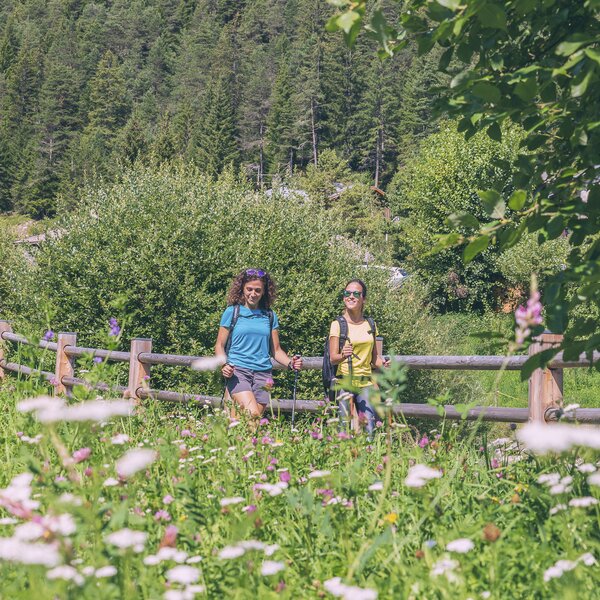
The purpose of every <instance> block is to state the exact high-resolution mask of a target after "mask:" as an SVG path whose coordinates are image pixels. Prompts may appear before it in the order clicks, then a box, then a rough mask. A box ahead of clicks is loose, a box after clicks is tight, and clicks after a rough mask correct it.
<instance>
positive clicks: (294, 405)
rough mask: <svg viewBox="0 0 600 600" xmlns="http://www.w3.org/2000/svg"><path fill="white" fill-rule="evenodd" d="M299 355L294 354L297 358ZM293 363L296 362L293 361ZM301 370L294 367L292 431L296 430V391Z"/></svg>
mask: <svg viewBox="0 0 600 600" xmlns="http://www.w3.org/2000/svg"><path fill="white" fill-rule="evenodd" d="M297 357H298V355H297V354H294V358H297ZM292 364H294V363H293V362H292ZM299 373H300V371H298V369H294V390H293V392H292V431H294V422H295V420H296V391H297V389H298V374H299Z"/></svg>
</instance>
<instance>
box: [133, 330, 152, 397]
mask: <svg viewBox="0 0 600 600" xmlns="http://www.w3.org/2000/svg"><path fill="white" fill-rule="evenodd" d="M142 352H152V339H151V338H134V339H132V340H131V349H130V354H131V356H130V358H129V383H128V384H127V395H128V397H129V398H137V399H138V400H139V399H140V397H139V396H138V390H139V389H140V388H149V387H150V365H145V364H144V363H142V362H140V361H139V355H140V354H142Z"/></svg>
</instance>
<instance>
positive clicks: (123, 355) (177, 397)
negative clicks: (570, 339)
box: [0, 321, 600, 423]
mask: <svg viewBox="0 0 600 600" xmlns="http://www.w3.org/2000/svg"><path fill="white" fill-rule="evenodd" d="M561 339H562V338H561V336H559V335H555V334H552V333H544V334H542V335H541V336H540V337H539V338H538V339H537V340H536V341H535V342H534V343H533V344H532V345H531V346H530V348H529V354H530V355H531V354H535V353H537V352H540V351H542V350H545V349H547V348H551V347H555V346H556V345H558V344H560V342H561ZM2 342H4V343H2ZM5 342H10V343H13V344H27V345H30V346H37V347H39V348H43V349H45V350H49V351H51V352H56V363H55V370H54V372H53V373H51V372H48V371H39V370H36V369H33V368H31V367H28V366H26V365H21V364H18V363H14V362H10V361H9V360H8V358H7V352H6V350H5V348H6V343H5ZM84 355H88V356H90V355H91V356H94V357H100V358H102V359H103V360H108V361H115V362H126V363H129V377H128V383H127V386H117V385H114V386H111V385H109V384H106V383H99V384H95V385H93V386H92V385H91V384H90V383H89V382H87V381H86V380H85V379H81V378H78V377H75V360H76V359H77V358H78V357H81V356H84ZM198 358H201V357H199V356H186V355H179V354H157V353H154V352H152V340H151V339H146V338H135V339H132V340H131V345H130V350H129V352H119V351H112V350H103V349H101V348H83V347H79V346H77V335H76V334H75V333H59V334H58V340H57V341H56V342H51V341H46V340H40V341H39V342H32V341H30V340H28V339H27V338H25V337H23V336H22V335H19V334H17V333H14V332H13V331H12V328H11V326H10V323H9V322H8V321H0V379H1V378H3V377H4V376H5V372H6V371H10V372H14V373H21V374H24V375H27V376H37V377H43V378H45V379H46V380H48V381H49V382H51V383H52V384H53V386H54V390H55V394H66V395H70V394H71V390H72V388H73V386H75V385H83V386H87V387H93V388H95V389H98V390H102V391H114V392H116V393H119V394H123V395H125V396H127V397H130V398H137V399H140V400H143V399H146V398H155V399H158V400H164V401H168V402H183V403H190V402H192V403H196V404H199V405H205V406H213V407H219V406H221V402H222V400H221V397H220V396H205V395H200V394H186V393H179V392H174V391H169V390H155V389H152V388H151V387H150V383H151V367H152V365H170V366H183V367H191V365H192V363H193V362H194V361H195V360H197V359H198ZM527 358H528V357H527V356H524V355H523V356H511V357H505V356H393V357H391V359H392V360H393V361H398V362H402V363H404V364H405V365H406V366H407V367H408V368H409V369H420V370H423V369H442V370H459V371H461V370H475V371H481V370H491V371H498V370H502V369H504V370H509V371H518V370H520V369H521V367H522V366H523V364H524V363H525V361H526V360H527ZM597 360H600V353H594V356H593V361H592V362H593V363H595V362H596V361H597ZM322 365H323V358H322V357H307V358H304V364H303V369H319V370H320V369H321V368H322ZM589 366H591V363H590V361H589V360H587V359H586V357H585V355H581V357H580V358H579V360H578V361H565V360H564V359H563V357H562V353H559V354H558V355H557V356H556V357H555V358H554V359H553V360H552V361H551V362H550V363H549V365H548V366H547V368H545V369H537V370H535V371H534V372H533V373H532V375H531V377H530V378H529V406H528V408H503V407H496V406H476V407H474V408H472V409H470V410H469V411H468V412H467V414H466V415H464V414H461V413H460V412H458V411H457V410H456V408H455V407H454V406H451V405H448V406H445V407H444V411H443V414H442V415H440V414H438V410H437V407H435V406H431V405H428V404H407V403H402V404H397V405H395V406H394V407H393V409H392V410H393V413H394V414H397V415H403V416H404V417H419V418H431V419H439V418H443V417H445V418H447V419H455V420H458V419H462V418H466V419H467V420H471V421H472V420H478V419H481V420H484V421H497V422H508V423H524V422H527V421H536V422H542V423H543V422H547V421H556V420H558V419H559V418H560V419H561V420H576V421H579V422H584V423H600V408H588V409H581V408H578V409H577V410H575V411H572V412H569V413H564V414H563V412H562V399H563V398H562V392H563V369H567V368H576V367H589ZM273 367H274V368H275V369H284V368H285V367H284V366H282V365H280V364H279V363H277V362H273ZM323 406H324V402H323V401H318V400H298V401H297V402H296V410H297V411H300V412H313V413H315V412H320V411H322V409H323ZM271 407H272V408H273V409H274V410H275V411H282V412H290V411H291V410H292V400H271Z"/></svg>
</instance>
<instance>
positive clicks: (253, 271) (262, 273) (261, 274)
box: [246, 269, 267, 277]
mask: <svg viewBox="0 0 600 600" xmlns="http://www.w3.org/2000/svg"><path fill="white" fill-rule="evenodd" d="M266 274H267V272H266V271H263V270H262V269H246V275H249V276H250V277H264V276H265V275H266Z"/></svg>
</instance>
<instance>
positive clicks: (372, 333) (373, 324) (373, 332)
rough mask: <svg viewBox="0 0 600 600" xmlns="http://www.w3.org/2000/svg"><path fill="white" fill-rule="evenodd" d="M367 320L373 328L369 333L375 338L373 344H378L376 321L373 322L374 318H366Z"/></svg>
mask: <svg viewBox="0 0 600 600" xmlns="http://www.w3.org/2000/svg"><path fill="white" fill-rule="evenodd" d="M365 319H366V320H367V323H368V324H369V327H370V328H371V330H370V331H369V333H370V334H371V335H372V336H373V343H376V342H377V326H376V325H375V321H374V320H373V317H365Z"/></svg>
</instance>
